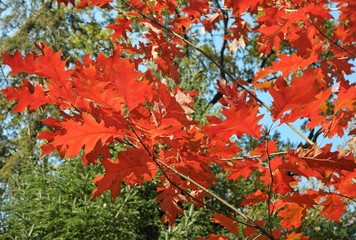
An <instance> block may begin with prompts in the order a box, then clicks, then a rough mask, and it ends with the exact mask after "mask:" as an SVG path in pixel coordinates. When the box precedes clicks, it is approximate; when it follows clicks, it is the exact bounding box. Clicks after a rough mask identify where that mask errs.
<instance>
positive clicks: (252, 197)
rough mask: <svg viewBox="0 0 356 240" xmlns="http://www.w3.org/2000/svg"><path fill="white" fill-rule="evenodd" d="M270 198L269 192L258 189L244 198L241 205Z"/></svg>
mask: <svg viewBox="0 0 356 240" xmlns="http://www.w3.org/2000/svg"><path fill="white" fill-rule="evenodd" d="M267 199H268V194H267V193H264V192H261V190H259V189H258V190H257V191H256V192H254V193H251V194H249V195H247V196H246V197H245V198H244V200H242V202H241V205H251V204H255V203H259V202H265V201H266V200H267Z"/></svg>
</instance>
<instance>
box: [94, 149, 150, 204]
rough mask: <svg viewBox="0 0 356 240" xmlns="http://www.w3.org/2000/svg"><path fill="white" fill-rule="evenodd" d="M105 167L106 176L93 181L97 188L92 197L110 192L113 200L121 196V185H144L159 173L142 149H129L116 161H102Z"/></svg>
mask: <svg viewBox="0 0 356 240" xmlns="http://www.w3.org/2000/svg"><path fill="white" fill-rule="evenodd" d="M101 164H102V165H103V166H104V167H105V174H102V175H99V176H97V177H96V178H95V179H94V180H93V181H94V183H95V184H96V185H97V188H96V189H95V190H94V191H93V193H92V197H96V196H100V195H101V194H102V193H103V192H104V191H106V190H110V191H111V196H112V198H115V197H116V196H117V195H119V194H120V189H121V184H122V183H123V182H125V183H126V184H128V185H131V186H133V185H135V184H140V185H141V184H142V183H143V182H144V181H148V180H151V179H152V178H153V177H154V176H155V175H156V171H157V167H156V165H155V164H154V162H153V161H152V159H151V158H150V157H149V156H148V155H147V154H146V152H145V151H144V150H142V149H138V148H129V149H126V150H125V151H123V152H119V154H118V158H117V159H116V160H115V161H111V160H110V159H103V160H101Z"/></svg>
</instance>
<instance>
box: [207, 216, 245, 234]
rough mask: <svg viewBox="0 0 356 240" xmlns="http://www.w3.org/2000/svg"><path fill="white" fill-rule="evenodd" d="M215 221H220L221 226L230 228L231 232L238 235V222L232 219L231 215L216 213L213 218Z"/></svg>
mask: <svg viewBox="0 0 356 240" xmlns="http://www.w3.org/2000/svg"><path fill="white" fill-rule="evenodd" d="M212 220H213V222H216V223H219V224H220V225H221V226H223V227H225V228H226V229H227V230H229V231H230V232H231V233H233V234H234V235H235V236H238V234H239V231H238V223H237V222H236V221H234V220H233V219H231V218H230V217H227V216H226V215H224V214H218V213H215V214H214V215H213V218H212Z"/></svg>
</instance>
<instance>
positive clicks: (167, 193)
mask: <svg viewBox="0 0 356 240" xmlns="http://www.w3.org/2000/svg"><path fill="white" fill-rule="evenodd" d="M157 190H158V191H160V193H159V194H158V195H157V200H159V201H161V203H160V204H159V206H160V208H161V209H162V210H163V211H164V214H163V216H162V218H161V220H162V221H163V222H168V223H169V225H171V226H173V224H174V222H175V220H176V218H177V215H182V214H183V210H182V208H181V207H180V206H179V202H187V199H186V198H185V197H184V196H183V195H181V194H180V190H179V189H177V188H176V187H174V186H171V185H167V186H166V187H159V188H158V189H157Z"/></svg>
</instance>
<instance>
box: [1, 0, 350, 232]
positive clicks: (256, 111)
mask: <svg viewBox="0 0 356 240" xmlns="http://www.w3.org/2000/svg"><path fill="white" fill-rule="evenodd" d="M59 2H65V3H66V4H68V3H69V2H70V3H72V4H73V5H74V1H69V2H68V1H59ZM122 3H123V4H124V5H125V6H126V7H127V9H118V7H116V6H113V5H112V3H111V1H110V0H101V1H95V0H92V1H86V0H82V1H81V2H80V3H78V5H77V6H76V7H79V8H84V7H87V6H99V7H102V8H111V9H116V10H118V13H119V16H118V18H117V19H116V22H115V23H113V24H110V25H109V26H108V28H110V29H112V30H113V31H114V33H113V34H112V35H111V38H112V40H113V42H114V43H115V46H116V48H115V50H114V51H113V52H112V54H111V55H110V56H105V55H104V54H102V53H99V54H98V56H97V57H96V58H95V59H94V58H91V57H90V56H85V57H84V58H83V60H82V61H75V64H74V66H73V67H72V68H66V61H65V60H62V59H61V53H60V52H54V51H53V50H52V49H51V48H50V47H48V46H46V45H45V44H42V45H38V46H37V47H38V49H39V51H40V54H36V53H28V54H27V55H26V56H24V57H23V56H22V54H20V53H19V52H16V53H15V54H14V55H9V54H4V55H3V59H4V63H5V64H7V65H8V66H9V67H10V68H11V70H12V71H11V73H10V75H16V74H18V73H26V74H28V75H36V76H38V77H40V78H41V79H43V80H42V81H41V82H39V81H34V80H30V79H28V78H26V77H25V78H23V81H22V84H21V85H19V86H17V87H7V88H6V89H4V90H2V91H1V92H2V94H4V95H6V98H7V100H9V101H10V100H16V102H17V103H16V106H15V107H14V111H16V112H22V111H24V110H25V109H29V110H30V111H35V110H36V109H38V108H42V107H44V106H46V105H48V104H51V105H53V106H56V107H57V108H58V109H59V111H60V112H61V116H60V117H59V118H51V117H49V118H47V119H44V120H43V122H44V123H45V124H46V125H48V127H49V129H50V130H49V131H46V132H42V133H41V134H40V135H39V136H38V138H39V139H43V140H44V141H45V144H44V145H43V146H42V154H50V153H52V152H54V151H57V152H59V153H60V154H61V156H62V157H66V158H69V157H74V156H77V155H78V154H81V155H82V160H83V164H84V165H87V164H91V163H100V164H102V165H103V166H104V168H105V173H104V174H102V175H100V176H97V177H96V178H95V179H94V182H95V184H96V185H97V188H96V190H95V191H94V192H93V194H92V197H96V196H99V195H101V194H102V193H103V192H104V191H107V190H109V191H110V192H111V195H112V197H113V198H114V197H116V196H118V195H119V194H120V190H121V189H120V186H121V185H122V184H123V183H124V184H126V185H130V186H134V185H136V184H144V182H146V181H150V180H152V179H153V178H155V177H156V176H158V181H159V183H160V185H159V187H158V188H157V192H158V194H157V200H158V201H160V207H161V209H162V211H163V212H164V215H163V217H162V221H165V222H168V223H169V224H171V225H173V224H174V222H175V220H176V218H177V217H178V216H179V215H181V214H182V213H183V209H182V207H181V204H182V203H185V202H193V203H194V204H195V206H196V207H200V206H202V205H203V206H204V205H206V206H208V205H207V204H206V200H207V199H209V198H215V199H217V200H218V201H219V202H220V203H221V204H222V205H224V206H225V207H226V208H227V209H229V211H231V212H232V213H233V214H230V215H229V214H223V213H221V212H218V211H216V212H215V214H214V215H213V218H212V221H213V222H215V223H219V224H220V225H222V226H223V227H225V228H226V229H227V230H228V231H229V232H231V234H233V235H236V236H239V235H242V234H244V235H246V236H259V235H261V234H262V235H264V236H266V237H267V238H269V239H279V238H282V237H284V238H286V239H292V238H293V237H296V236H298V237H299V238H302V237H304V236H302V233H295V232H296V231H299V230H300V227H301V225H302V220H303V218H305V217H306V215H307V210H309V209H314V208H315V206H321V207H322V210H321V212H320V214H321V215H323V216H325V217H326V218H327V219H331V220H333V221H338V220H339V219H340V217H341V215H342V214H343V213H344V212H346V206H347V202H346V201H354V198H356V195H355V191H354V189H355V178H356V173H355V169H356V162H355V158H354V156H353V155H352V152H347V151H345V150H340V151H335V152H332V151H331V145H326V146H324V147H319V146H317V144H314V143H313V141H311V140H310V139H309V138H308V137H306V136H304V134H302V133H301V132H300V131H299V130H298V129H295V128H294V127H293V125H292V123H293V122H294V121H295V120H298V119H301V118H308V119H309V123H308V124H307V126H306V127H307V128H308V129H314V128H315V127H319V128H320V130H319V131H318V132H322V133H323V134H324V136H327V137H333V136H334V135H339V136H343V135H345V132H344V130H345V129H346V128H347V127H348V123H350V122H351V121H352V118H353V117H354V116H355V112H356V97H355V96H356V88H355V84H354V83H349V82H348V81H347V80H346V79H345V74H350V73H352V70H351V67H352V65H351V64H349V63H348V60H349V57H350V53H351V52H352V47H353V45H352V44H353V42H354V41H355V39H354V38H355V36H354V35H353V34H352V33H353V32H354V31H355V30H356V29H355V26H354V25H353V23H352V21H346V20H347V19H351V18H352V16H353V15H352V10H351V7H350V6H348V5H345V4H341V5H340V11H341V15H340V17H339V20H340V22H339V23H338V24H336V25H335V26H334V32H332V33H330V35H331V36H327V35H325V34H324V31H323V30H324V29H325V28H326V25H325V20H328V19H329V20H330V19H331V15H330V14H329V12H328V9H326V8H325V7H324V4H322V3H319V2H316V1H299V2H298V5H295V4H291V2H290V1H285V2H284V1H259V0H256V1H250V2H247V1H239V2H236V1H232V0H225V1H224V6H221V8H219V9H218V10H216V9H212V8H211V6H210V5H209V2H208V1H205V0H190V1H186V3H185V4H183V3H182V4H178V3H177V2H176V1H175V0H168V1H152V2H146V1H142V2H141V1H136V0H130V1H122ZM291 7H294V8H298V11H286V10H288V9H290V8H291ZM177 12H179V13H180V14H179V17H176V16H177ZM246 12H248V13H250V14H251V15H254V14H255V15H256V16H257V17H256V19H255V26H253V27H250V26H249V25H248V24H246V23H243V20H242V15H243V14H244V13H246ZM227 13H228V14H229V18H231V19H232V20H233V22H232V23H231V25H230V24H227V23H226V14H227ZM219 21H222V22H223V23H225V25H224V26H225V37H226V34H227V33H229V37H228V38H226V39H224V40H223V41H224V42H225V43H228V42H233V41H235V40H236V41H238V40H239V39H240V38H242V39H244V38H247V37H248V33H249V32H254V33H255V34H256V35H257V41H258V46H257V47H258V51H259V52H260V53H262V54H264V55H266V56H268V55H269V54H271V52H274V53H275V54H276V55H277V56H278V61H275V62H273V63H272V64H271V65H270V66H267V67H266V66H262V67H261V68H259V69H258V71H257V73H256V74H255V76H254V78H253V79H252V81H251V83H246V82H245V81H242V80H241V79H237V78H235V77H234V76H233V75H232V74H230V73H229V72H228V71H226V69H225V68H224V66H223V65H224V64H223V63H224V61H223V60H224V58H223V56H221V58H220V60H221V61H220V63H219V62H217V61H215V60H214V58H212V57H211V56H209V54H207V53H206V52H205V51H203V50H202V49H201V48H199V47H197V46H196V45H194V44H193V43H191V42H190V41H188V40H187V39H186V38H184V37H182V35H184V34H188V31H189V29H190V28H191V27H192V26H193V25H197V24H201V25H202V26H204V28H205V30H206V31H210V32H211V31H214V29H216V24H217V23H218V22H219ZM133 22H134V24H133ZM136 24H141V26H143V27H144V31H143V32H141V34H142V36H141V37H142V39H145V40H144V41H141V42H139V47H137V46H135V45H132V44H128V43H127V42H126V41H125V40H126V39H127V38H128V32H133V31H136V30H134V29H133V27H134V25H136ZM330 39H338V40H337V41H336V43H337V44H329V43H330ZM333 41H334V40H333ZM334 42H335V41H334ZM185 44H187V45H189V46H190V47H192V48H193V49H195V50H196V51H198V52H200V53H201V54H202V55H204V56H205V57H206V58H207V59H209V60H210V61H212V62H213V63H214V64H215V65H216V66H217V67H218V68H219V69H220V71H221V73H222V75H223V74H226V76H228V77H229V78H230V80H232V81H231V83H230V84H228V83H227V81H225V80H220V81H218V83H217V86H218V92H219V93H221V97H219V102H220V103H221V105H222V110H221V114H222V115H223V116H224V117H223V118H218V117H215V116H208V117H207V121H208V124H206V125H204V126H201V125H199V123H198V122H196V121H194V120H192V118H191V117H190V115H191V114H192V113H193V112H194V102H193V101H192V98H193V96H194V94H193V93H192V92H187V91H185V90H184V89H181V88H179V87H178V83H179V81H180V75H181V73H180V72H179V69H178V67H177V64H176V62H175V61H176V60H177V59H179V58H182V57H184V51H182V49H183V46H184V45H185ZM285 44H288V46H289V48H290V49H291V51H290V52H289V53H286V52H285V51H284V49H283V48H284V47H283V45H285ZM340 46H341V47H340ZM222 51H223V52H224V49H223V48H222ZM123 55H131V56H137V57H133V58H132V59H129V58H122V57H121V56H123ZM147 62H149V63H150V64H151V65H152V64H154V65H155V66H156V69H155V71H157V72H159V74H160V75H161V76H162V77H163V78H164V79H165V80H164V81H163V80H162V79H160V78H158V77H156V75H155V74H154V73H153V70H152V69H150V68H148V69H147V70H146V71H145V72H140V71H138V69H139V66H140V65H144V66H146V65H145V64H146V63H147ZM151 65H149V66H151ZM271 74H273V75H276V76H277V77H276V78H275V79H272V80H271V79H269V78H268V76H269V75H271ZM167 81H171V82H169V84H167ZM172 84H176V85H175V87H174V88H171V87H170V86H171V85H172ZM248 84H249V85H248ZM257 91H264V92H266V93H268V94H269V95H270V96H271V97H272V99H273V102H272V106H268V105H267V104H266V103H264V102H263V101H262V100H261V99H259V98H258V97H257V95H256V92H257ZM261 106H262V107H265V108H266V109H268V110H269V111H270V114H271V115H272V118H273V120H274V121H279V122H280V124H282V123H285V124H287V125H289V126H291V127H292V128H294V130H295V131H296V132H297V133H298V134H300V135H301V136H303V138H304V139H305V140H306V141H307V142H308V143H309V144H310V146H305V148H297V149H293V150H288V151H283V150H282V151H281V150H280V149H279V148H278V142H277V141H264V140H263V139H264V138H263V137H264V134H265V133H264V130H263V129H262V126H261V124H260V120H261V119H262V118H263V114H261V112H260V108H261ZM267 134H269V133H267ZM355 134H356V132H355V130H352V131H350V133H349V135H350V136H354V135H355ZM246 135H248V136H250V137H252V138H254V139H255V140H256V142H257V145H256V146H254V148H253V149H252V150H251V151H250V152H249V153H247V154H245V153H244V157H241V156H242V155H243V151H242V150H241V149H240V148H239V147H238V146H237V145H236V144H235V141H233V140H232V138H234V139H236V140H237V141H239V140H240V139H241V138H243V136H246ZM117 144H121V146H122V147H124V150H122V151H120V152H119V153H117V154H116V155H113V153H112V152H110V151H109V149H110V147H112V146H115V145H117ZM231 159H234V160H233V161H232V160H231ZM213 165H217V166H219V167H220V169H221V171H222V172H224V173H226V176H227V177H226V180H228V181H237V180H238V179H240V178H244V179H245V180H246V181H256V182H259V183H260V184H259V185H258V184H256V185H257V186H259V187H258V189H256V190H255V191H254V192H251V193H249V194H248V195H246V196H244V200H242V202H241V205H240V206H234V205H232V204H230V203H229V202H228V201H227V200H225V199H224V198H222V197H220V196H219V195H217V194H216V193H215V192H214V191H212V190H211V188H212V187H214V186H215V185H216V184H217V183H218V182H219V181H225V180H221V179H218V178H217V177H216V175H215V174H214V173H213V171H212V168H211V166H213ZM311 177H313V178H316V179H317V180H318V181H319V182H320V183H321V184H322V186H323V188H321V189H318V190H315V189H308V190H307V191H305V192H301V191H300V187H299V184H300V183H301V181H302V179H309V178H311ZM326 189H328V191H326ZM330 189H332V191H331V190H330ZM329 190H330V191H329ZM256 204H260V205H263V206H265V207H266V209H267V210H266V214H265V217H261V216H259V217H256V218H252V217H251V216H249V215H248V214H246V212H247V210H248V209H249V208H250V207H251V206H255V205H256ZM211 209H212V210H214V209H213V208H211ZM245 211H246V212H245ZM275 219H277V220H278V221H279V224H278V226H277V225H274V224H273V222H274V221H273V220H275ZM240 223H241V224H243V225H244V229H243V232H242V233H239V232H238V229H239V226H238V224H240ZM282 230H283V232H284V234H282V233H281V231H282ZM210 236H211V237H212V238H214V237H215V236H216V235H214V234H211V235H210Z"/></svg>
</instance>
